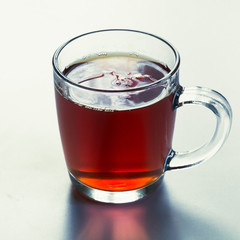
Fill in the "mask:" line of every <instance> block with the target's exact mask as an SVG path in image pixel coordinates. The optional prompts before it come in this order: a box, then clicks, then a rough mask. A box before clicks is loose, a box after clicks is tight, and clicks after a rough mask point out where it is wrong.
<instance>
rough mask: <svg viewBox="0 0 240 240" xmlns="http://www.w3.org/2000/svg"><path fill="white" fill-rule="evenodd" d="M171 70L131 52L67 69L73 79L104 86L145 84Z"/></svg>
mask: <svg viewBox="0 0 240 240" xmlns="http://www.w3.org/2000/svg"><path fill="white" fill-rule="evenodd" d="M168 72H169V69H168V68H167V67H166V66H164V65H162V64H160V63H155V62H151V61H148V60H145V59H141V58H136V57H129V56H128V57H127V56H108V57H101V58H95V59H92V60H89V61H87V62H80V63H76V64H73V65H71V66H70V67H68V68H66V69H65V70H64V74H65V75H66V76H67V77H68V78H69V79H70V80H71V81H73V82H74V83H77V84H79V85H81V86H85V87H91V88H94V89H104V90H111V89H119V90H120V89H129V88H138V87H142V86H145V85H148V84H151V83H153V82H155V81H158V80H160V79H161V78H163V77H164V76H165V75H166V74H167V73H168Z"/></svg>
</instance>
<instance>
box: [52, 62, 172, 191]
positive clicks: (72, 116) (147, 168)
mask: <svg viewBox="0 0 240 240" xmlns="http://www.w3.org/2000/svg"><path fill="white" fill-rule="evenodd" d="M79 66H80V65H79ZM173 95H174V94H173V93H172V94H170V95H169V96H167V97H165V98H164V99H162V100H161V101H159V102H156V103H154V104H151V105H149V106H146V107H142V108H138V109H132V110H128V109H126V110H121V111H118V110H115V111H112V112H109V111H99V110H97V109H90V108H87V107H85V106H79V105H77V104H76V103H73V102H72V101H70V100H68V99H66V98H64V97H63V96H62V95H61V94H59V92H58V91H56V103H57V111H58V119H59V127H60V133H61V139H62V144H63V149H64V154H65V159H66V163H67V166H68V169H69V171H70V173H71V174H72V175H73V176H74V177H75V178H76V179H77V180H79V181H81V182H82V183H84V184H86V185H88V186H90V187H93V188H96V189H102V190H107V191H126V190H132V189H137V188H141V187H144V186H146V185H148V184H150V183H152V182H153V181H155V180H156V179H157V178H158V177H159V176H160V175H161V174H162V173H163V167H164V162H165V159H166V157H167V155H168V153H169V151H170V149H171V143H172V136H173V128H174V121H175V111H174V110H173V108H172V101H173Z"/></svg>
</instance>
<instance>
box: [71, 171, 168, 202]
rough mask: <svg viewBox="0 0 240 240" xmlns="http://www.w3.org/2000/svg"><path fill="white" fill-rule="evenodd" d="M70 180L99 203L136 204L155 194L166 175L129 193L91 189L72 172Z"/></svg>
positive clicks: (85, 194) (81, 191)
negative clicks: (152, 193)
mask: <svg viewBox="0 0 240 240" xmlns="http://www.w3.org/2000/svg"><path fill="white" fill-rule="evenodd" d="M69 176H70V179H71V181H72V184H73V185H74V186H75V187H76V188H77V190H78V191H79V192H80V193H82V194H83V195H84V196H86V197H88V198H90V199H93V200H95V201H98V202H104V203H116V204H118V203H129V202H135V201H137V200H139V199H141V198H143V197H146V196H147V195H149V194H150V193H151V192H153V191H154V190H155V189H156V188H157V187H158V186H159V184H160V183H161V182H162V180H163V177H164V175H161V176H160V177H159V178H158V179H157V180H155V181H154V182H152V183H151V184H149V185H147V186H145V187H143V188H139V189H134V190H129V191H116V192H115V191H104V190H100V189H96V188H92V187H89V186H87V185H85V184H83V183H82V182H80V181H79V180H77V179H76V178H75V177H74V176H73V175H72V174H71V173H70V172H69Z"/></svg>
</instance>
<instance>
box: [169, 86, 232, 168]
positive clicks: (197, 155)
mask: <svg viewBox="0 0 240 240" xmlns="http://www.w3.org/2000/svg"><path fill="white" fill-rule="evenodd" d="M173 104H174V108H176V109H177V108H179V107H182V106H184V105H187V104H198V105H202V106H205V107H206V108H208V109H210V110H211V111H212V112H213V113H214V114H215V116H216V119H217V121H216V129H215V132H214V134H213V136H212V138H211V139H210V141H209V142H207V143H206V144H204V145H203V146H201V147H199V148H197V149H193V150H190V151H186V152H176V151H174V150H172V151H171V152H170V154H169V157H168V159H167V161H166V165H165V170H173V169H181V168H186V167H191V166H194V165H197V164H199V163H201V162H203V161H205V160H207V159H209V158H211V157H212V156H213V155H214V154H215V153H216V152H217V151H218V150H219V149H220V148H221V147H222V145H223V143H224V142H225V140H226V138H227V137H228V135H229V132H230V128H231V122H232V110H231V107H230V105H229V103H228V101H227V100H226V99H225V98H224V97H223V96H222V95H221V94H220V93H218V92H216V91H214V90H211V89H207V88H203V87H189V88H182V87H180V89H179V91H178V92H177V94H176V95H175V99H174V103H173Z"/></svg>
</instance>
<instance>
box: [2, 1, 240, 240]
mask: <svg viewBox="0 0 240 240" xmlns="http://www.w3.org/2000/svg"><path fill="white" fill-rule="evenodd" d="M0 4H1V5H0V31H1V32H0V34H1V35H0V36H1V37H0V163H1V164H0V238H1V239H6V240H13V239H18V240H21V239H24V240H26V239H34V240H38V239H45V240H48V239H49V240H59V239H60V240H67V239H68V240H77V239H83V240H92V239H93V240H98V239H99V240H108V239H114V240H158V239H163V240H165V239H168V240H172V239H174V240H178V239H180V240H188V239H189V240H191V239H204V240H205V239H211V240H215V239H227V240H233V239H236V240H237V239H240V228H239V223H240V207H239V204H240V193H239V191H240V175H239V169H240V162H239V160H240V159H239V151H238V150H239V148H240V144H239V143H240V137H239V132H240V122H239V120H240V119H239V117H240V109H239V101H238V99H239V94H238V92H239V87H240V83H239V81H240V77H239V75H240V74H239V69H240V67H239V66H240V60H239V56H240V30H239V29H240V27H239V24H240V14H239V12H240V2H239V1H238V0H221V1H217V0H202V1H197V0H181V1H177V0H165V1H162V0H147V1H142V0H138V1H137V0H136V1H135V0H132V1H130V0H111V1H107V0H101V1H93V0H92V1H91V0H89V1H83V0H76V1H73V0H69V1H62V0H58V1H56V0H52V1H51V0H41V1H39V0H35V1H33V0H20V1H17V0H12V1H11V0H9V1H4V2H3V1H1V3H0ZM105 28H131V29H137V30H142V31H147V32H150V33H154V34H156V35H159V36H161V37H163V38H165V39H167V40H169V41H170V42H171V43H172V44H173V45H174V46H175V47H176V48H177V49H178V50H179V52H180V55H181V71H180V82H181V84H182V85H183V86H196V85H198V86H204V87H209V88H213V89H215V90H217V91H219V92H221V93H222V94H223V95H224V96H225V97H226V98H227V99H228V100H229V102H230V104H231V106H232V109H233V125H232V131H231V134H230V136H229V138H228V140H227V142H226V143H225V145H224V146H223V148H222V149H221V150H220V151H219V152H218V153H217V154H216V155H215V156H214V157H213V158H212V159H211V160H209V161H207V162H206V163H204V164H202V165H200V166H197V167H194V168H192V169H187V170H181V171H175V172H169V173H166V176H165V179H164V183H163V185H162V186H161V188H160V189H159V190H158V191H157V192H155V193H154V194H153V195H151V196H150V197H149V198H147V199H144V200H142V201H139V202H136V203H132V204H125V205H117V206H114V205H104V204H96V203H93V202H90V201H88V200H86V199H84V198H81V197H80V196H79V195H78V194H76V192H74V191H73V190H72V189H71V184H70V181H69V178H68V175H67V171H66V167H65V163H64V157H63V152H62V148H61V142H60V137H59V132H58V126H57V118H56V110H55V100H54V91H53V79H52V66H51V57H52V55H53V52H54V51H55V49H56V48H57V47H58V46H59V45H60V44H62V43H63V42H65V41H67V40H68V39H70V38H72V37H75V36H76V35H79V34H82V33H85V32H89V31H92V30H99V29H105ZM214 124H215V119H214V117H213V116H212V115H211V113H210V112H208V111H207V110H206V111H205V110H203V109H198V108H194V107H189V108H187V107H186V108H185V109H179V111H178V117H177V125H176V131H175V138H174V143H173V147H174V148H176V149H177V150H186V149H189V148H191V147H195V146H198V145H199V144H201V143H203V142H205V141H206V138H209V137H210V136H211V133H212V131H213V128H214Z"/></svg>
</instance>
